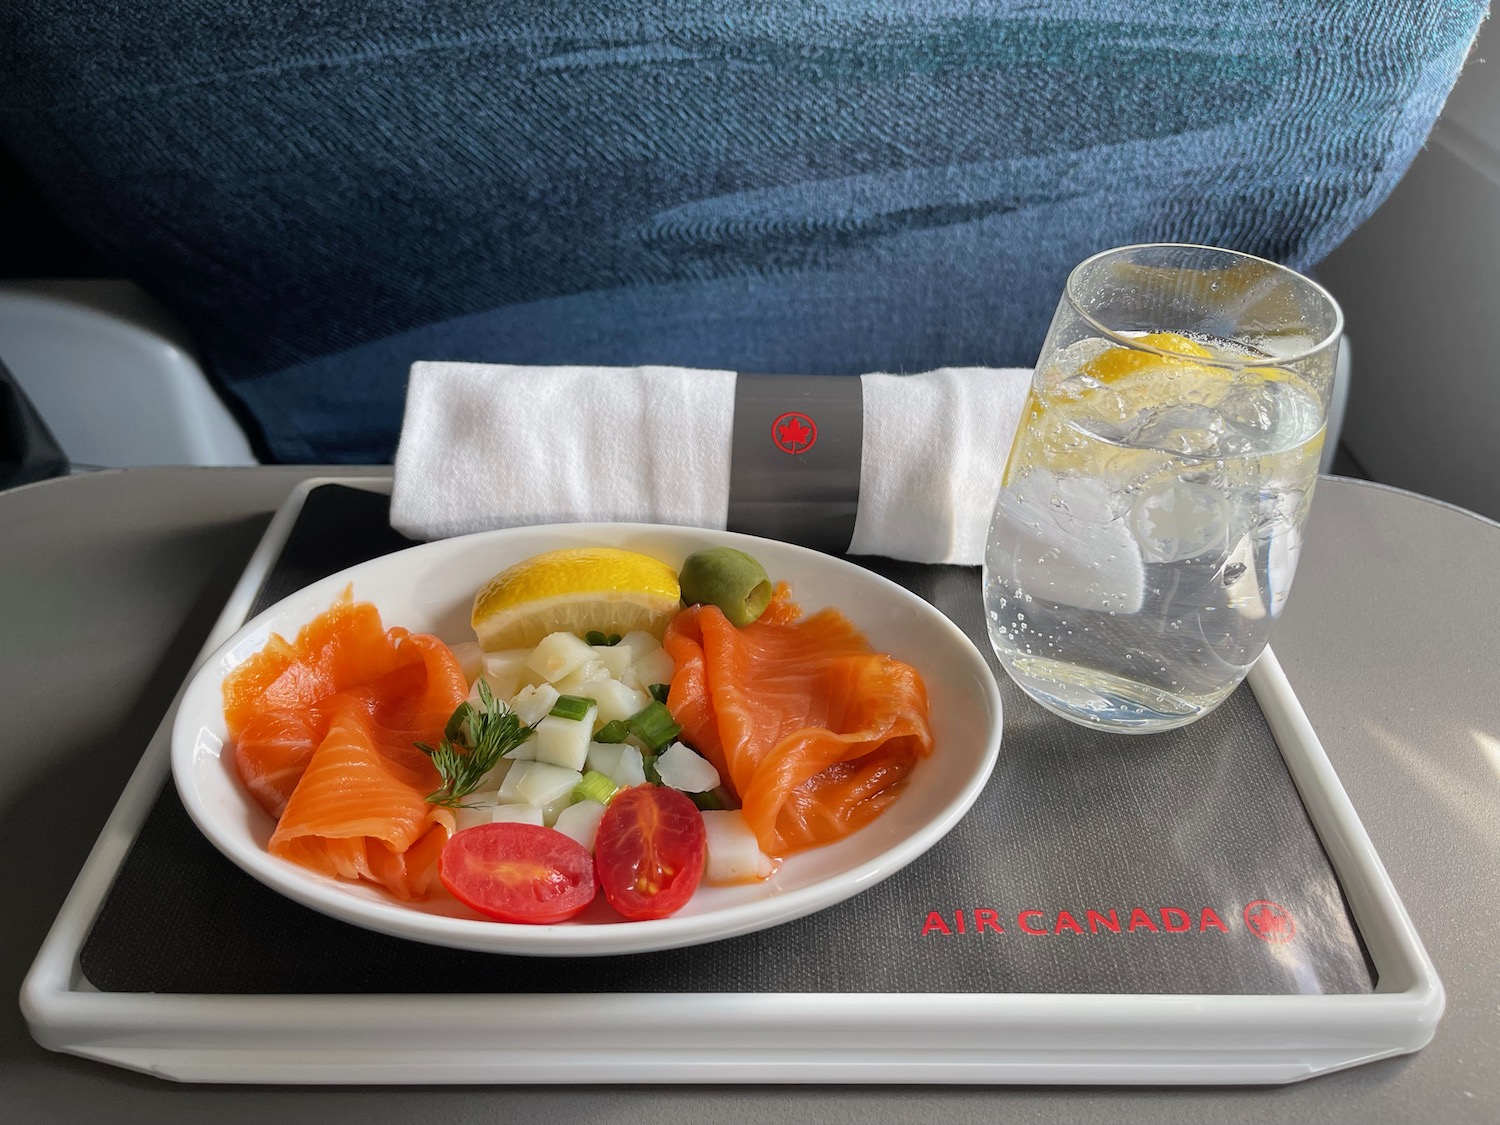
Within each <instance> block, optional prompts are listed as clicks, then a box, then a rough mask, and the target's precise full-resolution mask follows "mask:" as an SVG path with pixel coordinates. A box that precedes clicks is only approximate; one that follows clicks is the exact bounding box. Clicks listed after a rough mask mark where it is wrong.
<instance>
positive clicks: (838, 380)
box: [728, 374, 865, 555]
mask: <svg viewBox="0 0 1500 1125" xmlns="http://www.w3.org/2000/svg"><path fill="white" fill-rule="evenodd" d="M864 431H865V404H864V396H863V384H862V382H861V381H860V380H859V379H858V378H855V377H851V376H837V375H829V376H821V377H816V378H812V377H808V376H806V375H745V374H741V375H739V376H737V377H736V379H735V384H734V430H733V443H734V444H733V447H732V449H731V451H730V455H729V516H728V527H729V530H730V531H740V532H745V533H746V534H749V535H761V536H765V537H767V538H770V539H781V540H784V541H786V542H788V543H799V544H801V545H802V546H804V547H812V548H814V549H816V550H819V551H827V552H828V553H830V554H837V555H841V554H844V553H845V552H846V551H848V550H849V544H850V542H851V541H852V540H853V538H854V517H855V514H856V513H857V512H858V511H859V466H860V455H861V452H862V448H863V444H864Z"/></svg>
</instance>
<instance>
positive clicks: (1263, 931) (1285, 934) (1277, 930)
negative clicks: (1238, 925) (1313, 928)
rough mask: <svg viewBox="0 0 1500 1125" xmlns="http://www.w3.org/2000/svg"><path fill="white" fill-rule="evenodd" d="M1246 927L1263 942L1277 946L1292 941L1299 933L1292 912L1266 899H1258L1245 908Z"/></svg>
mask: <svg viewBox="0 0 1500 1125" xmlns="http://www.w3.org/2000/svg"><path fill="white" fill-rule="evenodd" d="M1245 925H1246V926H1248V927H1249V928H1250V932H1251V933H1252V934H1254V935H1255V936H1256V937H1258V938H1260V940H1261V941H1269V942H1274V943H1275V944H1277V945H1280V944H1281V943H1282V942H1287V941H1291V940H1292V938H1293V936H1295V934H1296V933H1297V924H1296V922H1294V921H1292V915H1291V912H1290V911H1288V910H1287V908H1286V907H1284V906H1282V905H1281V904H1280V903H1279V902H1272V901H1271V900H1270V899H1265V898H1262V899H1257V900H1256V901H1254V902H1252V903H1250V904H1249V905H1247V906H1246V907H1245Z"/></svg>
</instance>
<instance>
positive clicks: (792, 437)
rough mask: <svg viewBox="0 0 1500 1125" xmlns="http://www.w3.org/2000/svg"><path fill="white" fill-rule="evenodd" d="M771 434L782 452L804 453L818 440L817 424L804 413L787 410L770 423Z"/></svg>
mask: <svg viewBox="0 0 1500 1125" xmlns="http://www.w3.org/2000/svg"><path fill="white" fill-rule="evenodd" d="M771 436H772V438H773V439H774V440H775V442H776V447H777V448H778V449H780V450H781V451H782V452H783V453H806V452H807V451H808V450H809V449H811V448H812V445H813V442H815V441H817V440H818V426H817V423H816V422H814V421H813V420H812V419H811V418H810V417H808V416H807V415H806V414H800V413H797V412H795V411H789V412H788V413H786V414H783V415H782V416H781V417H780V418H777V419H776V421H775V422H773V423H772V424H771Z"/></svg>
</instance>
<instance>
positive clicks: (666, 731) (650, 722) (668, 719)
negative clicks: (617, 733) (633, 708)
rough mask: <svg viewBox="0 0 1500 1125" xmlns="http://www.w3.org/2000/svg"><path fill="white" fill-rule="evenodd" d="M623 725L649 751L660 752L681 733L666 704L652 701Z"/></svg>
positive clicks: (680, 728)
mask: <svg viewBox="0 0 1500 1125" xmlns="http://www.w3.org/2000/svg"><path fill="white" fill-rule="evenodd" d="M625 725H626V726H627V727H629V728H630V733H631V734H633V735H635V736H636V737H637V738H639V739H640V740H641V741H642V742H644V743H645V744H646V749H648V750H651V751H656V750H660V749H661V748H662V747H663V746H665V745H666V744H667V743H669V742H671V741H672V739H674V738H676V737H677V736H678V735H679V734H681V733H682V727H680V726H678V725H677V723H676V722H675V721H674V720H673V718H672V712H670V711H668V710H667V706H666V704H665V703H659V702H654V701H653V702H652V703H650V704H649V705H648V706H646V707H643V708H641V710H639V711H637V712H636V713H635V714H634V715H632V716H630V718H628V719H626V720H625Z"/></svg>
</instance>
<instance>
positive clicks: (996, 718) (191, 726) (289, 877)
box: [169, 481, 1003, 957]
mask: <svg viewBox="0 0 1500 1125" xmlns="http://www.w3.org/2000/svg"><path fill="white" fill-rule="evenodd" d="M309 483H312V482H309ZM323 483H335V482H332V481H325V482H323ZM310 491H311V489H309V492H310ZM662 533H665V534H669V535H676V534H685V535H702V536H706V537H710V538H712V540H713V541H714V542H716V543H727V544H729V545H735V546H741V547H743V548H746V549H750V548H751V547H753V546H754V545H755V544H771V545H773V546H774V548H775V549H776V550H778V551H788V552H791V553H792V554H793V555H794V556H797V557H799V558H803V559H810V560H813V561H814V565H817V566H820V567H830V568H831V569H833V570H834V571H835V572H839V571H842V572H843V573H845V574H847V575H850V576H854V577H857V578H859V579H860V581H861V582H864V583H873V584H874V585H876V586H878V587H882V588H884V589H885V590H886V592H887V593H888V594H889V595H891V596H893V597H894V598H896V599H897V600H898V601H901V602H905V603H907V604H908V605H910V606H913V607H915V608H916V610H917V611H918V612H919V613H920V614H921V615H922V616H924V617H926V618H927V619H929V621H930V622H932V623H933V624H934V625H935V626H937V627H938V628H939V629H940V630H941V631H942V632H944V633H945V634H946V635H947V637H948V639H949V640H950V641H951V642H953V644H954V646H955V650H956V651H957V652H960V653H962V654H963V657H964V660H965V661H966V662H968V663H970V664H971V665H972V666H973V670H974V672H975V675H974V677H973V680H974V682H975V683H976V684H977V685H979V686H980V687H981V689H982V695H983V700H982V702H983V704H984V706H985V707H986V708H987V710H988V712H989V714H990V715H991V716H992V719H991V721H990V724H989V728H988V730H987V731H986V739H985V746H984V748H983V750H982V752H981V756H980V759H979V768H978V769H976V770H975V771H973V773H972V774H971V775H970V776H969V777H968V778H967V779H966V781H965V783H964V784H963V785H962V786H961V787H960V788H959V789H958V790H957V792H956V793H955V795H954V796H953V797H951V798H950V799H949V800H947V801H946V802H945V803H944V804H943V805H942V806H941V807H940V808H939V810H938V812H937V815H936V816H935V817H933V818H932V819H931V820H929V821H928V822H926V823H925V824H924V825H923V826H922V827H921V828H920V829H918V830H917V831H915V832H912V833H910V834H908V835H907V836H905V837H904V838H902V839H900V840H898V841H896V842H895V843H894V844H892V845H891V846H889V847H886V848H884V849H882V850H881V851H879V852H877V853H876V854H875V855H873V856H871V857H869V858H868V859H865V860H864V861H862V862H859V863H856V864H854V865H853V866H852V867H849V868H846V869H844V870H843V871H841V872H839V873H838V874H837V875H834V876H827V877H824V878H822V879H819V880H817V881H816V882H814V883H812V884H810V885H808V886H804V887H799V888H797V889H795V890H791V891H788V892H786V893H784V894H775V895H771V896H768V897H765V898H760V899H756V900H753V901H749V902H743V903H737V904H733V905H731V906H728V907H724V908H721V909H718V910H713V911H709V912H706V913H703V914H693V915H680V914H679V915H673V916H671V917H668V918H662V919H654V920H649V921H642V922H628V923H626V922H621V923H618V924H608V923H606V924H592V925H576V924H571V923H562V924H554V925H523V924H517V923H504V922H493V921H487V920H479V919H468V918H454V917H450V916H446V915H440V914H430V913H426V912H423V911H420V910H412V909H410V908H408V907H405V906H403V905H402V904H400V903H398V902H395V901H390V902H386V901H381V900H377V899H371V898H366V897H364V896H363V895H360V894H356V893H352V890H353V888H352V887H351V888H349V889H341V888H340V886H339V883H340V881H339V880H335V879H330V878H328V877H326V876H320V875H318V874H317V873H315V872H308V871H304V870H303V869H301V868H298V867H296V865H294V864H291V863H289V862H288V861H286V860H282V859H279V858H278V857H275V856H271V855H270V854H269V853H268V852H266V851H264V850H263V849H260V848H258V847H253V846H251V847H245V846H243V845H242V843H241V842H238V841H234V840H230V839H228V838H227V836H226V835H223V834H221V833H222V828H221V826H220V825H219V824H217V823H216V821H215V818H213V817H212V816H211V815H210V810H208V809H207V808H206V807H205V806H204V804H203V802H202V801H200V799H199V796H198V792H197V789H196V787H195V784H194V779H193V769H194V766H195V764H196V762H197V761H198V758H199V753H198V745H197V744H198V734H199V732H200V730H201V729H202V724H201V721H200V719H199V718H197V717H194V716H192V715H190V713H189V709H188V708H187V707H186V706H185V705H186V703H187V702H188V701H189V700H190V699H191V698H193V696H194V695H195V694H198V693H200V692H201V691H202V690H204V689H203V688H202V687H201V684H202V683H204V682H207V681H217V680H218V679H220V678H222V675H223V671H222V666H223V664H224V661H225V658H226V657H227V656H228V655H229V653H230V650H232V649H233V648H235V647H236V646H238V645H240V644H243V643H244V641H245V639H246V638H247V637H248V636H249V635H251V634H253V633H254V632H255V631H256V630H257V629H259V628H262V627H264V626H265V625H266V623H267V621H268V620H269V619H270V618H272V617H273V616H275V615H276V614H277V612H278V611H279V610H281V609H282V607H283V606H284V605H285V603H286V602H288V601H290V600H291V599H294V598H299V597H306V596H307V595H308V592H309V591H311V590H315V589H318V588H320V587H337V586H338V585H340V584H345V585H347V584H348V582H349V581H351V580H352V577H351V576H355V575H356V572H358V571H360V570H362V569H364V568H366V567H368V566H369V565H371V564H372V563H380V562H383V561H387V560H390V559H392V558H397V557H402V556H408V555H410V554H413V553H417V552H426V553H432V554H434V555H438V556H441V555H443V554H445V553H448V552H453V551H455V550H456V548H455V547H454V544H458V543H479V542H484V541H493V540H497V539H498V540H501V541H505V540H508V539H512V538H518V539H519V538H531V537H535V538H565V539H577V538H578V537H579V536H581V535H607V536H613V537H616V538H617V539H619V538H625V537H629V536H632V535H637V536H638V535H649V534H662ZM283 546H284V544H283ZM538 549H539V550H545V549H548V548H546V547H541V548H538ZM752 553H753V551H752ZM278 557H279V552H278ZM274 561H275V560H274V559H273V560H271V562H272V565H274ZM268 569H269V568H268ZM386 624H387V626H388V627H389V626H390V624H391V623H389V622H387V623H386ZM398 624H399V623H398ZM195 687H197V691H195ZM181 702H182V703H183V704H184V706H182V707H179V708H178V711H177V714H176V715H175V716H174V720H173V725H172V735H171V747H170V755H169V756H170V767H171V775H172V780H173V783H174V785H175V787H176V790H177V793H178V796H179V799H180V800H181V801H182V804H183V807H184V808H185V810H186V811H187V813H188V816H189V817H190V819H192V821H193V823H194V825H195V826H196V827H197V829H198V830H199V831H200V832H201V833H203V835H204V836H205V837H206V838H207V839H208V841H209V842H210V844H212V845H213V846H214V847H215V849H216V850H218V851H219V852H220V853H221V854H223V855H224V856H226V858H228V859H229V860H230V861H231V862H232V863H234V864H235V865H236V866H237V867H239V868H240V869H241V870H243V871H245V872H246V873H247V874H249V875H250V876H251V877H252V878H255V879H256V880H257V881H258V882H260V883H262V885H265V886H267V887H269V888H270V889H271V890H273V891H275V892H277V893H278V894H282V895H283V896H285V897H287V898H290V899H292V900H293V901H295V902H298V903H300V904H301V905H303V906H306V907H308V908H309V909H313V910H316V911H318V912H319V913H322V914H325V915H327V916H330V917H333V918H336V919H338V920H340V921H343V922H346V923H348V924H351V925H355V926H359V927H361V928H364V929H367V930H371V931H373V932H377V933H383V934H386V935H389V936H394V937H399V938H404V939H406V940H411V941H417V942H422V943H425V944H432V945H439V946H445V947H450V948H456V949H466V950H471V951H476V952H487V953H499V954H504V955H513V956H539V957H571V956H612V955H624V954H632V953H645V952H656V951H663V950H669V949H674V948H682V947H685V946H690V945H698V944H705V943H707V942H712V941H719V940H724V939H727V938H732V937H737V936H741V935H743V934H747V933H753V932H756V931H759V930H763V929H768V928H771V927H773V926H777V925H781V924H783V923H786V922H789V921H793V920H795V919H797V918H801V917H805V916H807V915H810V914H814V913H817V912H818V911H821V910H824V909H827V908H828V907H831V906H835V905H837V904H838V903H839V902H842V901H844V900H845V899H848V898H851V897H853V896H854V895H856V894H858V893H860V892H861V891H863V890H865V889H868V888H869V887H872V886H874V885H876V884H877V883H880V882H882V881H884V880H885V879H887V878H889V877H890V876H892V875H894V874H895V873H896V872H897V871H899V870H901V869H902V868H903V867H906V866H907V865H909V864H910V863H912V862H913V861H915V860H916V859H917V858H919V857H920V856H921V855H922V854H924V853H925V852H926V851H928V850H930V849H931V848H932V847H933V846H935V845H936V844H937V843H938V841H940V840H941V839H943V838H944V837H945V836H946V835H947V834H948V833H949V832H950V831H951V830H952V829H953V828H954V827H955V826H956V825H957V824H958V822H959V821H960V820H961V819H962V818H963V816H964V815H965V814H966V813H967V812H968V811H969V809H970V808H971V807H972V806H973V804H974V802H975V801H976V800H978V798H979V795H980V793H981V792H983V790H984V787H985V785H986V784H987V783H988V781H989V779H990V777H991V775H992V774H993V772H994V769H995V766H996V764H997V762H998V760H999V752H1000V747H1001V743H1002V738H1003V705H1002V701H1001V696H1000V690H999V685H998V682H997V681H996V678H995V676H994V672H993V670H992V669H990V667H989V665H988V663H987V661H986V660H985V658H984V656H983V654H982V653H981V652H980V651H979V649H978V646H976V645H975V644H974V642H973V641H972V640H971V639H970V638H969V637H968V635H967V634H965V633H964V631H963V630H962V629H960V628H959V627H958V625H957V624H956V623H954V622H953V621H952V619H950V618H949V617H948V616H947V615H946V614H944V613H942V611H940V610H938V609H937V608H936V607H935V606H933V605H932V604H931V603H929V602H927V601H926V600H925V599H923V598H922V597H921V596H920V595H918V594H916V593H914V592H912V591H911V590H909V589H907V588H906V587H904V586H902V585H901V584H900V583H898V582H894V581H892V580H891V579H888V578H886V577H885V576H884V575H881V574H877V573H875V572H874V571H871V570H868V569H866V568H864V567H861V566H859V565H858V564H857V563H853V562H850V561H849V560H847V559H844V558H840V557H838V556H834V555H830V554H826V553H824V552H820V551H816V550H813V549H812V548H809V547H804V546H801V545H799V544H794V543H787V542H784V541H781V540H773V539H767V538H765V537H761V536H755V535H748V534H745V533H741V532H733V531H727V530H723V529H715V528H700V527H692V526H686V525H674V524H653V523H640V522H624V521H590V522H581V523H550V524H536V525H526V526H518V527H506V528H496V529H492V530H488V531H480V532H473V533H470V534H468V535H463V536H453V537H449V538H444V539H438V540H432V541H429V542H425V543H418V544H415V545H413V546H411V547H408V548H404V549H402V550H400V551H395V552H391V553H389V554H386V555H380V556H376V557H375V558H374V559H369V560H365V561H363V562H360V563H356V564H354V565H352V566H349V567H346V568H344V569H342V570H339V571H337V572H335V573H333V574H330V575H327V576H325V577H323V578H319V579H317V580H316V581H314V582H312V583H309V584H308V585H307V586H305V587H303V588H301V589H299V590H296V591H293V592H292V593H290V594H288V595H286V597H284V598H281V599H279V600H277V601H276V602H275V603H273V604H272V605H270V606H267V607H266V608H265V609H264V610H262V611H261V612H260V613H257V614H255V615H254V616H253V617H246V618H244V619H243V620H242V621H241V623H240V624H239V625H238V626H237V627H236V628H235V630H234V631H233V633H232V634H230V635H229V636H228V637H227V638H226V639H225V640H224V641H223V642H221V643H220V644H219V645H217V646H216V647H215V648H214V649H213V650H212V651H211V652H210V653H208V654H207V655H206V656H205V657H204V659H203V660H202V661H201V662H200V663H199V665H198V666H197V667H196V668H195V669H194V670H193V671H192V673H191V674H190V675H189V677H188V680H187V682H186V684H185V686H184V688H183V692H182V697H181ZM247 801H248V798H247ZM773 878H774V876H773ZM846 887H847V889H845V888H846Z"/></svg>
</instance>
